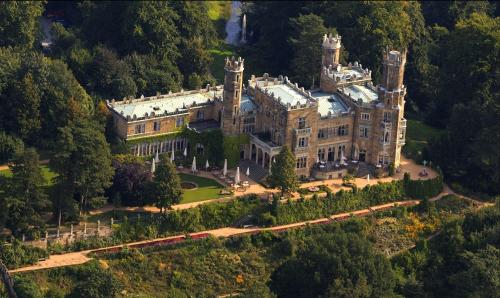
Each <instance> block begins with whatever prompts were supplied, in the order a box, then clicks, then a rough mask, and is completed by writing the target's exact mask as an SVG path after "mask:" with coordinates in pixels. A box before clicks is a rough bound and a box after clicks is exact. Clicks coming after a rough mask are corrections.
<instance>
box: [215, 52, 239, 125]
mask: <svg viewBox="0 0 500 298" xmlns="http://www.w3.org/2000/svg"><path fill="white" fill-rule="evenodd" d="M244 64H245V60H244V59H241V57H239V58H238V59H235V58H234V57H231V59H229V58H226V60H225V64H224V71H225V75H224V92H223V95H222V98H223V100H222V104H223V107H222V121H221V128H222V131H223V132H224V134H228V135H235V134H239V133H240V121H239V120H240V119H239V115H240V102H241V92H242V91H243V70H244Z"/></svg>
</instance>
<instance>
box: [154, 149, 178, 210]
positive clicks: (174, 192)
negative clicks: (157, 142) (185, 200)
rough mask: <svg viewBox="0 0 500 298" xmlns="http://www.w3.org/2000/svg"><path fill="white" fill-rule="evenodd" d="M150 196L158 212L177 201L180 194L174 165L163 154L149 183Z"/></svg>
mask: <svg viewBox="0 0 500 298" xmlns="http://www.w3.org/2000/svg"><path fill="white" fill-rule="evenodd" d="M151 188H152V189H151V193H152V197H153V198H154V200H155V204H156V207H158V208H160V212H162V211H163V210H165V211H166V210H167V209H168V208H170V206H172V205H173V204H176V203H179V202H180V200H181V195H182V188H181V179H180V177H179V175H178V174H177V170H176V169H175V165H174V164H173V163H172V162H170V160H169V159H168V158H166V157H165V156H163V157H162V158H161V159H160V163H158V165H157V166H156V171H155V173H154V176H153V183H152V184H151Z"/></svg>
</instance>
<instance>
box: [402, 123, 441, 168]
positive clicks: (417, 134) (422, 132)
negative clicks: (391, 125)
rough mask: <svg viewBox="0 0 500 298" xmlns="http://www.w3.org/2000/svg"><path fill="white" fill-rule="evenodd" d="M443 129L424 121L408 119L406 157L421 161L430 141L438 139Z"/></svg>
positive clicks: (404, 151) (404, 150) (404, 149)
mask: <svg viewBox="0 0 500 298" xmlns="http://www.w3.org/2000/svg"><path fill="white" fill-rule="evenodd" d="M442 133H443V130H440V129H437V128H434V127H432V126H429V125H427V124H425V123H423V122H422V121H419V120H412V119H408V123H407V127H406V145H405V146H404V147H403V153H404V155H405V156H406V157H408V158H411V159H413V160H415V161H416V162H418V163H421V162H422V161H423V159H424V158H425V150H426V149H427V146H428V145H429V142H430V141H431V140H433V139H437V138H438V137H439V136H440V135H441V134H442Z"/></svg>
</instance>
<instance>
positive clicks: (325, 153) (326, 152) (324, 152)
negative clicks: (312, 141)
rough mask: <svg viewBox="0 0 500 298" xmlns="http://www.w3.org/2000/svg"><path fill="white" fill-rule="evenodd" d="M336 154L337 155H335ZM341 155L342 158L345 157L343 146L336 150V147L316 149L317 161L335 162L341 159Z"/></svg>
mask: <svg viewBox="0 0 500 298" xmlns="http://www.w3.org/2000/svg"><path fill="white" fill-rule="evenodd" d="M335 153H337V155H335ZM342 154H343V155H344V157H347V156H346V154H345V145H340V146H338V147H337V148H336V146H329V147H328V148H319V149H318V160H321V161H337V160H340V159H341V158H342Z"/></svg>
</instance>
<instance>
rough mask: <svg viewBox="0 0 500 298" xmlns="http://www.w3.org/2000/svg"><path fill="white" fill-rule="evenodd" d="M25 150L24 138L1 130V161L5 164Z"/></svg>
mask: <svg viewBox="0 0 500 298" xmlns="http://www.w3.org/2000/svg"><path fill="white" fill-rule="evenodd" d="M23 151H24V143H23V141H22V140H20V139H18V138H16V137H14V136H10V135H8V134H6V133H5V132H4V131H0V163H1V164H4V163H6V162H9V161H11V160H12V159H13V158H14V156H16V155H18V154H20V153H22V152H23Z"/></svg>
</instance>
